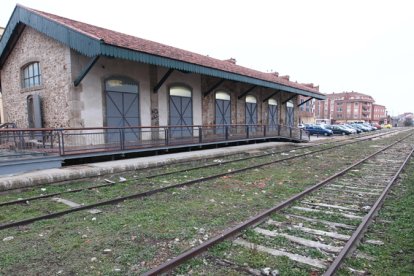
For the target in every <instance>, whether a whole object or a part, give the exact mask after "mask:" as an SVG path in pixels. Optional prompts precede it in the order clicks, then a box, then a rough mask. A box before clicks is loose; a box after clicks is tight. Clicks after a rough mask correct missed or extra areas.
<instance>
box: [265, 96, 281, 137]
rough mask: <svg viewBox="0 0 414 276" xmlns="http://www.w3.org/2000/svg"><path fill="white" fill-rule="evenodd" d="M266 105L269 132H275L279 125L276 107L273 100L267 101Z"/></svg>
mask: <svg viewBox="0 0 414 276" xmlns="http://www.w3.org/2000/svg"><path fill="white" fill-rule="evenodd" d="M267 104H268V118H267V121H268V128H269V132H273V131H277V128H278V125H279V116H278V107H277V101H276V100H275V99H269V101H268V102H267Z"/></svg>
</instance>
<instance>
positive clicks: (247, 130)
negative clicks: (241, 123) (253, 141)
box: [246, 126, 250, 139]
mask: <svg viewBox="0 0 414 276" xmlns="http://www.w3.org/2000/svg"><path fill="white" fill-rule="evenodd" d="M249 130H250V128H249V126H246V138H247V139H249V136H250V135H249V134H250V133H249Z"/></svg>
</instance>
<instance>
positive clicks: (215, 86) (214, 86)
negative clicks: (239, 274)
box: [203, 79, 225, 97]
mask: <svg viewBox="0 0 414 276" xmlns="http://www.w3.org/2000/svg"><path fill="white" fill-rule="evenodd" d="M224 81H225V79H221V80H219V81H218V82H217V83H216V84H214V85H213V86H212V87H210V88H209V89H208V90H207V91H206V92H204V94H203V95H204V97H206V96H208V94H210V93H211V92H213V90H214V89H216V88H217V87H219V86H220V85H221V84H222V83H223V82H224Z"/></svg>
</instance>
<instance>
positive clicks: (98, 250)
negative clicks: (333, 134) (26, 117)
mask: <svg viewBox="0 0 414 276" xmlns="http://www.w3.org/2000/svg"><path fill="white" fill-rule="evenodd" d="M381 141H382V140H379V141H377V142H376V143H380V142H381ZM382 143H384V142H383V141H382ZM367 144H374V142H372V141H371V142H367ZM346 147H347V149H349V156H350V158H352V159H351V161H352V160H356V159H357V158H359V157H360V156H363V155H366V154H368V153H369V152H373V151H375V150H376V149H370V148H369V147H366V146H358V145H354V146H353V147H352V146H346ZM352 149H354V150H352ZM340 151H341V152H340V153H338V152H336V151H335V150H332V151H330V152H325V153H319V154H318V156H319V157H315V156H308V157H307V158H305V159H301V160H297V161H295V160H291V161H288V162H283V163H278V164H274V165H270V166H265V167H262V168H259V169H257V170H250V171H248V172H246V173H243V174H236V175H231V176H226V177H221V178H219V179H216V180H212V181H208V182H205V183H201V184H197V185H194V186H191V187H185V188H180V189H172V190H169V191H168V192H164V193H159V194H156V195H153V196H151V197H148V198H145V199H139V200H129V201H125V202H122V203H120V204H117V205H114V206H112V205H111V206H103V207H100V208H99V209H101V210H102V211H103V213H101V214H98V215H92V214H89V213H87V212H86V211H82V212H77V213H73V214H70V215H66V216H63V217H60V218H56V219H53V220H48V221H40V222H36V223H33V224H30V225H27V226H24V227H20V228H12V229H6V230H2V231H1V232H0V245H1V246H0V275H2V274H3V275H26V274H32V275H36V274H40V275H52V274H53V275H55V274H56V273H58V272H59V271H61V270H63V274H66V275H71V274H79V275H112V274H118V275H119V274H121V275H125V274H126V275H128V274H139V273H142V272H144V271H146V270H148V269H150V268H152V267H154V266H156V265H157V264H159V263H160V262H161V261H165V260H166V259H168V258H170V257H171V256H174V255H176V254H178V253H179V252H182V251H183V250H186V249H188V248H190V247H191V246H194V245H198V244H199V242H200V241H203V240H204V238H205V235H207V238H208V237H211V236H214V235H216V234H218V233H220V232H221V231H223V230H224V229H227V228H229V227H231V226H234V225H236V224H238V223H240V222H242V221H244V220H246V219H248V218H249V217H251V216H253V215H255V214H257V213H259V212H261V211H263V210H265V209H268V208H269V207H271V206H274V205H276V204H277V203H279V202H281V201H283V200H286V199H287V198H288V197H290V196H292V195H294V194H296V193H297V192H299V191H302V190H303V189H305V188H306V187H308V186H309V185H313V184H314V183H315V182H317V181H320V180H321V179H323V178H325V177H326V175H327V174H329V173H331V172H336V171H338V170H341V169H342V168H343V167H345V166H347V165H348V162H350V161H349V160H348V159H346V158H342V157H341V158H338V156H339V155H340V156H344V155H345V154H347V155H348V153H347V152H348V150H347V151H344V149H340ZM342 151H343V152H342ZM332 158H335V161H336V162H325V161H326V160H330V159H332ZM262 161H263V160H262ZM250 162H251V161H249V162H246V163H244V165H247V164H250ZM241 164H242V165H243V162H241ZM242 165H240V166H242ZM224 169H227V168H224ZM212 170H213V171H215V172H216V173H217V171H216V169H212ZM206 172H207V173H211V170H210V169H209V170H206V171H199V172H196V171H193V172H191V174H190V173H188V174H180V175H181V176H170V177H169V178H166V179H165V180H166V181H169V180H173V178H179V179H184V178H185V179H187V180H189V179H191V178H193V177H195V178H198V177H201V176H203V175H204V174H205V173H206ZM134 174H138V172H131V175H127V174H125V175H124V176H125V177H126V178H127V179H130V177H132V176H133V175H134ZM184 175H185V176H187V177H184ZM133 183H134V181H129V182H127V183H122V184H120V185H115V186H114V187H108V188H105V189H100V190H99V191H94V190H91V191H85V192H82V193H77V194H71V195H70V196H68V197H66V196H65V198H69V199H72V200H73V201H75V202H77V203H89V202H94V201H97V200H103V199H106V198H109V197H114V196H119V195H121V194H124V193H130V192H132V191H138V190H139V189H144V187H143V186H142V185H141V186H140V185H132V184H133ZM68 185H69V184H68ZM150 186H151V185H147V186H145V189H148V188H151V187H150ZM155 186H156V184H155ZM65 188H67V187H65ZM47 189H48V191H49V187H48V188H47ZM37 192H38V191H37ZM15 196H19V195H17V194H16V195H15ZM7 208H9V207H7ZM7 208H6V209H3V208H2V211H3V210H12V209H7ZM47 208H50V209H55V208H61V207H59V206H49V207H47ZM1 214H5V212H2V213H1ZM27 214H28V213H25V214H20V213H19V212H15V217H13V219H18V218H19V216H26V215H27ZM8 218H10V217H9V216H8V215H7V217H5V218H4V219H8ZM94 218H95V219H94ZM200 229H203V231H201V230H200ZM8 236H13V237H14V239H13V240H11V241H7V242H6V241H2V240H3V239H4V238H5V237H8ZM105 249H111V250H112V251H111V252H110V253H105V252H104V250H105ZM219 251H220V250H218V252H219ZM224 251H225V250H221V252H222V253H220V254H224V253H225V252H224ZM240 252H241V253H240V254H238V255H237V256H235V260H237V261H238V262H239V261H241V264H243V263H244V262H246V263H249V262H248V260H249V255H250V254H252V253H249V252H247V251H246V250H244V249H241V250H240ZM253 254H254V256H252V257H253V260H256V261H255V262H254V264H255V266H254V267H259V264H262V263H265V261H266V260H268V259H269V257H268V256H265V255H264V254H260V253H258V252H256V253H253ZM313 254H316V252H314V253H313ZM95 258H96V260H95ZM272 262H273V264H274V265H275V266H277V265H278V264H279V263H280V262H281V263H283V264H286V265H290V266H291V267H292V268H293V271H294V272H297V274H298V275H301V274H302V275H307V274H306V272H305V271H306V269H303V268H302V267H300V266H297V264H293V262H291V261H289V260H287V259H286V258H277V261H275V260H273V259H272ZM193 264H194V265H195V266H197V267H200V266H203V265H204V262H199V261H194V263H193ZM192 267H193V266H192V265H189V266H187V267H186V268H185V269H184V270H181V271H187V269H190V270H191V269H192ZM117 269H120V270H121V271H120V272H117V271H115V270H117ZM180 269H181V268H180ZM283 269H284V268H283ZM28 272H29V273H28ZM216 272H217V271H216ZM222 272H223V270H220V273H222ZM283 272H286V270H281V273H282V274H283ZM183 273H184V272H183ZM184 274H185V273H184ZM230 274H231V273H230ZM285 274H286V273H285Z"/></svg>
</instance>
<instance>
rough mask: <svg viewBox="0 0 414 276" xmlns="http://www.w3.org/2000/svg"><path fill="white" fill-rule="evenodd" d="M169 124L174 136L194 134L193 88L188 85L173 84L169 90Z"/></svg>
mask: <svg viewBox="0 0 414 276" xmlns="http://www.w3.org/2000/svg"><path fill="white" fill-rule="evenodd" d="M169 94H170V102H169V120H168V121H169V125H170V126H177V127H172V128H171V129H170V130H171V132H170V135H171V137H173V138H180V137H190V136H192V135H193V129H192V125H193V102H192V95H191V89H190V88H188V87H186V86H172V87H170V90H169Z"/></svg>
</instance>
